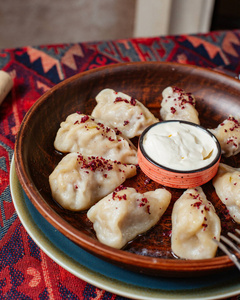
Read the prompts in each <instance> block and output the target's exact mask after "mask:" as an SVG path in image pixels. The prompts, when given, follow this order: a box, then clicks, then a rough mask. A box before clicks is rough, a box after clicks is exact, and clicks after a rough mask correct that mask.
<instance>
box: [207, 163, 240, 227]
mask: <svg viewBox="0 0 240 300" xmlns="http://www.w3.org/2000/svg"><path fill="white" fill-rule="evenodd" d="M213 185H214V187H215V190H216V193H217V195H218V197H219V198H220V200H221V201H222V203H223V204H225V205H226V207H227V209H228V211H229V214H230V216H231V217H232V218H233V219H234V220H235V221H236V222H237V223H239V224H240V168H233V167H230V166H228V165H226V164H222V163H221V164H219V169H218V173H217V175H216V176H215V177H214V179H213Z"/></svg>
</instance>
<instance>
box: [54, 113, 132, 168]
mask: <svg viewBox="0 0 240 300" xmlns="http://www.w3.org/2000/svg"><path fill="white" fill-rule="evenodd" d="M54 147H55V148H56V149H57V150H58V151H61V152H64V153H66V152H80V153H81V154H83V155H88V156H91V155H93V156H99V157H104V158H106V159H111V160H117V161H120V162H121V163H124V164H137V151H136V148H135V147H134V145H133V144H132V143H131V142H130V141H129V140H128V139H125V138H123V137H122V136H121V135H119V133H118V132H117V131H115V130H113V129H112V128H110V127H108V126H105V125H104V124H103V123H101V122H100V121H99V120H97V119H94V118H93V117H91V116H88V115H84V114H79V113H74V114H71V115H69V116H68V117H67V119H66V121H65V122H62V123H61V125H60V129H59V130H58V132H57V136H56V138H55V141H54Z"/></svg>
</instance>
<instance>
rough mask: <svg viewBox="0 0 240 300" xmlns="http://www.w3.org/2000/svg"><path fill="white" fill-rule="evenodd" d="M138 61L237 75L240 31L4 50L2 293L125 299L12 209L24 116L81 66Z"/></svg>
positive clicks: (1, 60) (0, 188)
mask: <svg viewBox="0 0 240 300" xmlns="http://www.w3.org/2000/svg"><path fill="white" fill-rule="evenodd" d="M134 61H168V62H170V61H171V62H178V63H184V64H191V65H198V66H202V67H207V68H217V69H219V70H221V69H222V70H223V71H224V70H225V71H227V72H230V73H231V74H234V73H236V74H238V73H239V72H240V30H233V31H221V32H210V33H208V34H198V35H181V36H166V37H154V38H137V39H128V40H115V41H100V42H88V43H77V44H60V45H43V46H26V47H22V48H16V49H2V50H0V69H2V70H5V71H7V72H9V73H10V74H11V76H12V78H13V80H14V86H13V88H12V90H11V92H10V93H9V94H8V96H7V97H6V99H5V100H4V102H3V103H2V104H1V106H0V212H1V213H0V299H102V300H103V299H104V300H107V299H108V300H110V299H112V300H113V299H115V300H120V299H126V298H124V297H123V296H119V295H115V294H112V293H110V292H109V291H104V290H101V289H100V288H97V287H95V286H93V285H91V284H89V283H87V282H85V281H83V280H81V279H79V278H77V277H75V276H74V275H72V274H71V273H69V272H68V271H66V270H65V269H63V268H62V267H60V266H59V265H57V264H56V263H55V262H54V261H53V260H51V259H50V258H49V257H48V256H47V255H46V254H45V253H44V252H43V251H42V250H41V249H40V248H39V247H38V246H37V245H36V244H35V243H34V241H33V240H32V239H31V238H30V236H29V235H28V233H27V232H26V230H25V229H24V227H23V225H22V224H21V222H20V220H19V218H18V215H17V213H16V211H15V209H14V205H13V202H12V198H11V193H10V187H9V173H10V163H11V158H12V155H13V148H14V142H15V138H16V134H17V132H18V130H19V127H20V124H21V121H22V119H23V117H24V115H25V114H26V112H27V111H28V109H29V108H30V107H31V106H32V105H33V103H34V102H35V101H36V100H37V99H38V98H39V97H40V96H41V95H42V94H43V93H44V92H46V91H47V90H49V89H50V88H51V87H53V86H54V85H55V84H57V83H59V82H60V81H62V80H64V79H66V78H68V77H70V76H72V75H75V74H77V73H79V72H83V71H86V70H89V69H93V68H97V67H100V66H104V65H109V64H116V63H119V62H134ZM233 299H237V296H235V297H234V298H233Z"/></svg>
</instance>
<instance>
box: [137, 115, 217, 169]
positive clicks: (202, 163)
mask: <svg viewBox="0 0 240 300" xmlns="http://www.w3.org/2000/svg"><path fill="white" fill-rule="evenodd" d="M143 148H144V150H145V152H146V154H147V155H148V156H149V157H150V158H151V159H152V160H153V161H155V162H156V163H157V164H160V165H162V166H164V167H167V168H169V169H173V170H176V171H193V170H197V169H201V168H204V167H206V166H207V165H209V164H211V163H212V162H213V161H214V159H215V158H216V157H217V155H218V154H219V152H218V147H217V144H216V141H215V140H214V138H213V137H212V136H211V135H210V134H209V133H208V132H207V131H206V130H204V129H202V128H201V127H198V126H195V125H191V124H187V123H182V122H179V121H176V122H162V123H158V124H157V125H155V126H152V127H151V128H150V129H149V130H148V131H147V132H146V134H145V136H144V139H143Z"/></svg>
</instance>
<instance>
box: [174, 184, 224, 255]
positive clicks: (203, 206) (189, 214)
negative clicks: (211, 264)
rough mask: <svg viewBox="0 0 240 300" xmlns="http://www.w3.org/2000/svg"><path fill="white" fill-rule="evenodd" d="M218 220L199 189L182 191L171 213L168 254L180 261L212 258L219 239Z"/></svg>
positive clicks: (219, 227)
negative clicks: (170, 253) (169, 252)
mask: <svg viewBox="0 0 240 300" xmlns="http://www.w3.org/2000/svg"><path fill="white" fill-rule="evenodd" d="M220 232H221V224H220V219H219V217H218V216H217V214H216V212H215V209H214V207H213V205H212V204H211V202H209V201H208V200H207V199H206V196H205V194H204V192H203V190H202V188H201V187H197V188H195V189H188V190H186V191H185V192H184V193H183V194H182V196H181V197H180V198H179V199H178V200H177V201H176V202H175V203H174V206H173V211H172V237H171V246H172V251H173V252H174V253H175V254H176V255H177V256H178V257H180V258H185V259H205V258H213V257H214V256H215V254H216V251H217V245H216V244H215V243H214V242H213V241H212V239H213V238H215V239H217V240H219V238H220Z"/></svg>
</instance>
